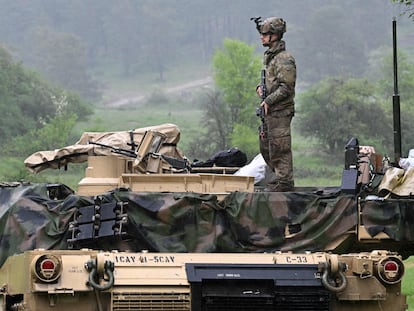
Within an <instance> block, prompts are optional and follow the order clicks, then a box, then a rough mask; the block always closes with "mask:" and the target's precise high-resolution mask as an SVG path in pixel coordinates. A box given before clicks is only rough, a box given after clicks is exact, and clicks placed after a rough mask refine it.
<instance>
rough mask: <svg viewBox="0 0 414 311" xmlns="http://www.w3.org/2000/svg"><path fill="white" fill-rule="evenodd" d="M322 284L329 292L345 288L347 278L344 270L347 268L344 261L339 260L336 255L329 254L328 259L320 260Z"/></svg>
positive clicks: (337, 291) (336, 291)
mask: <svg viewBox="0 0 414 311" xmlns="http://www.w3.org/2000/svg"><path fill="white" fill-rule="evenodd" d="M321 264H322V270H323V273H322V284H323V286H325V288H326V289H328V290H330V291H331V292H335V293H339V292H342V291H343V290H345V288H346V286H347V280H346V277H345V273H344V272H345V271H346V269H347V265H346V263H343V262H339V261H338V256H337V255H331V256H329V260H328V261H326V262H322V263H321Z"/></svg>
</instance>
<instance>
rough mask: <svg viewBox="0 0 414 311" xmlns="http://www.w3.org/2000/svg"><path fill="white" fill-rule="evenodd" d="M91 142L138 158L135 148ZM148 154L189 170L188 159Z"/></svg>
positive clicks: (178, 167)
mask: <svg viewBox="0 0 414 311" xmlns="http://www.w3.org/2000/svg"><path fill="white" fill-rule="evenodd" d="M89 144H91V145H97V146H100V147H103V148H108V149H111V151H112V152H113V153H117V154H121V155H124V156H127V157H130V158H137V154H136V152H135V151H134V150H129V149H123V148H117V147H114V146H111V145H105V144H101V143H97V142H93V141H89ZM146 155H155V156H158V157H161V158H162V159H163V160H165V161H166V162H167V163H168V164H170V165H171V166H172V167H173V168H176V169H187V170H188V169H189V165H188V163H187V160H186V159H184V160H181V159H176V158H173V157H169V156H166V155H164V154H161V153H155V152H149V153H147V154H146Z"/></svg>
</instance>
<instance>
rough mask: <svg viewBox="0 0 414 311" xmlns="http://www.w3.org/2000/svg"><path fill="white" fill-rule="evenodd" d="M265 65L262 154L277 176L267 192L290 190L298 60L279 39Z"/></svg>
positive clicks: (268, 53)
mask: <svg viewBox="0 0 414 311" xmlns="http://www.w3.org/2000/svg"><path fill="white" fill-rule="evenodd" d="M273 19H274V18H273ZM279 20H280V21H282V22H283V20H281V19H276V21H279ZM265 23H266V20H265ZM283 23H284V22H283ZM263 64H264V67H265V69H266V90H267V96H266V98H265V100H264V101H265V102H266V103H267V104H268V106H269V109H268V112H267V115H266V116H265V132H266V133H265V134H266V135H265V138H264V139H261V140H260V152H261V154H262V155H263V158H264V160H265V161H266V163H267V165H269V166H270V167H271V168H272V170H273V171H274V173H275V175H276V178H275V180H272V181H271V183H270V184H269V186H268V188H267V189H266V190H268V191H290V190H293V188H294V181H293V161H292V150H291V130H290V124H291V121H292V117H293V115H294V97H295V83H296V64H295V59H294V57H293V56H292V55H291V54H290V53H288V52H287V51H286V49H285V42H284V41H283V40H278V41H276V42H275V43H274V44H273V45H272V46H271V47H269V49H267V50H266V51H265V53H264V60H263Z"/></svg>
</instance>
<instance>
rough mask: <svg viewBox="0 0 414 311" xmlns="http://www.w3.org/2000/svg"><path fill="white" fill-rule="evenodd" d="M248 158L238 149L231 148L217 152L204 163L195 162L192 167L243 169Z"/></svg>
mask: <svg viewBox="0 0 414 311" xmlns="http://www.w3.org/2000/svg"><path fill="white" fill-rule="evenodd" d="M246 163H247V156H246V154H245V153H244V152H242V151H241V150H239V149H237V148H230V149H228V150H223V151H219V152H217V153H216V154H215V155H213V156H212V157H211V158H209V159H208V160H207V161H204V162H195V163H193V164H192V165H191V166H192V167H212V166H214V165H215V166H221V167H241V166H244V165H246Z"/></svg>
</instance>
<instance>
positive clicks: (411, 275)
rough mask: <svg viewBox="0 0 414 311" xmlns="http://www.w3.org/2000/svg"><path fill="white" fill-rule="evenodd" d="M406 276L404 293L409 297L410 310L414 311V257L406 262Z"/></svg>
mask: <svg viewBox="0 0 414 311" xmlns="http://www.w3.org/2000/svg"><path fill="white" fill-rule="evenodd" d="M404 264H405V275H404V278H403V282H402V292H403V293H404V294H405V295H407V304H408V310H409V311H414V256H411V257H410V258H408V259H407V260H405V261H404Z"/></svg>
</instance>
